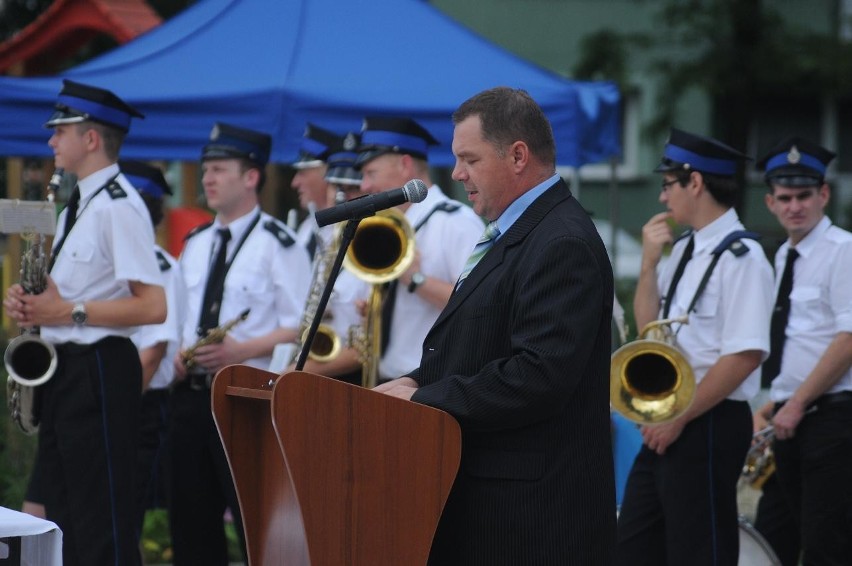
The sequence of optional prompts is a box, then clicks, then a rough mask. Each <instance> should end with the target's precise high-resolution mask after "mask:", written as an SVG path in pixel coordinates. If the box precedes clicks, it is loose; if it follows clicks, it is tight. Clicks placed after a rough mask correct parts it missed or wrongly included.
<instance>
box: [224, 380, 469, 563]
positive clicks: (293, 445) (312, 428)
mask: <svg viewBox="0 0 852 566" xmlns="http://www.w3.org/2000/svg"><path fill="white" fill-rule="evenodd" d="M212 405H213V417H214V419H215V421H216V426H217V427H218V429H219V436H220V437H221V439H222V443H223V445H224V447H225V453H226V455H227V457H228V462H229V464H230V467H231V473H232V475H233V477H234V484H235V486H236V490H237V496H238V498H239V501H240V511H241V513H242V518H243V524H244V527H245V531H246V532H245V534H246V545H247V550H248V561H249V564H250V565H251V566H263V565H267V564H274V565H279V564H280V565H287V566H290V565H312V566H340V565H342V564H347V565H353V566H357V565H367V564H369V565H375V564H412V565H416V564H426V560H427V558H428V556H429V549H430V547H431V544H432V537H433V536H434V534H435V529H436V528H437V525H438V519H439V518H440V516H441V511H442V509H443V507H444V503H445V502H446V500H447V496H448V495H449V492H450V488H451V486H452V484H453V480H454V479H455V475H456V472H457V471H458V466H459V459H460V457H461V433H460V430H459V427H458V423H456V421H455V420H454V419H453V418H452V417H450V415H448V414H447V413H444V412H443V411H439V410H437V409H433V408H431V407H426V406H424V405H418V404H417V403H412V402H409V401H403V400H401V399H396V398H393V397H388V396H387V395H383V394H381V393H376V392H374V391H370V390H367V389H363V388H360V387H356V386H354V385H349V384H347V383H342V382H339V381H335V380H333V379H329V378H327V377H322V376H319V375H314V374H310V373H306V372H292V373H288V374H284V375H282V376H280V377H279V376H278V375H276V374H274V373H270V372H266V371H263V370H258V369H255V368H251V367H248V366H229V367H226V368H224V369H223V370H222V371H220V372H219V373H218V375H217V376H216V379H215V381H214V383H213V390H212Z"/></svg>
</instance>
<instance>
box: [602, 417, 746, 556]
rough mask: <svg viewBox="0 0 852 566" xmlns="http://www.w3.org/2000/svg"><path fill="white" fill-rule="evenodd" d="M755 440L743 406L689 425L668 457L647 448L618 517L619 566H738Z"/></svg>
mask: <svg viewBox="0 0 852 566" xmlns="http://www.w3.org/2000/svg"><path fill="white" fill-rule="evenodd" d="M751 436H752V419H751V410H750V409H749V406H748V403H746V402H745V401H728V400H726V401H722V402H721V403H719V404H718V405H716V406H715V407H714V408H712V409H711V410H710V411H708V412H706V413H705V414H703V415H701V416H700V417H698V418H697V419H694V420H693V421H691V422H690V423H689V424H687V425H686V426H685V427H684V429H683V432H682V433H681V435H680V437H679V438H678V439H677V440H676V441H675V442H674V443H673V444H672V445H671V446H669V447H668V449H667V450H666V453H665V454H664V455H662V456H660V455H658V454H656V453H655V452H653V451H652V450H650V449H648V447H647V446H642V449H641V450H640V452H639V454H638V455H637V456H636V460H635V462H634V463H633V468H632V469H631V470H630V476H629V477H628V479H627V486H626V487H625V492H624V500H623V502H622V506H621V513H620V515H619V518H618V547H617V553H616V554H617V560H616V564H618V565H620V566H627V565H630V566H638V565H648V566H651V565H653V566H666V565H668V566H681V565H684V564H689V565H690V566H701V565H708V566H709V565H712V566H736V564H737V559H738V555H739V525H738V521H737V480H738V479H739V476H740V473H741V472H742V466H743V461H744V460H745V456H746V453H747V452H748V448H749V444H750V443H751Z"/></svg>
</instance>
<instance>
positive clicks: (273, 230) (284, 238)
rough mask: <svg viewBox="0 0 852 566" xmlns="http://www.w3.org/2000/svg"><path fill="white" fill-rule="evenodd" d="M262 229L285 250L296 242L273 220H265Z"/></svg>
mask: <svg viewBox="0 0 852 566" xmlns="http://www.w3.org/2000/svg"><path fill="white" fill-rule="evenodd" d="M263 228H264V229H265V230H267V231H268V232H269V233H270V234H272V235H273V236H275V239H276V240H278V242H279V243H280V244H281V245H282V246H284V247H285V248H289V247H290V246H292V245H293V244H294V243H295V242H296V241H295V240H294V239H293V238H292V236H290V234H288V233H287V230H286V229H285V228H284V227H283V226H281V225H280V224H278V222H277V221H275V220H267V221H266V222H264V223H263Z"/></svg>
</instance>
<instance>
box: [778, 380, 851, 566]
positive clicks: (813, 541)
mask: <svg viewBox="0 0 852 566" xmlns="http://www.w3.org/2000/svg"><path fill="white" fill-rule="evenodd" d="M835 395H837V394H835ZM845 397H848V399H846V398H845ZM816 407H817V410H816V412H814V413H812V414H807V415H805V417H804V418H803V419H802V421H801V422H800V423H799V426H798V427H797V428H796V434H795V436H794V437H793V438H791V439H788V440H776V442H775V462H776V467H777V471H776V473H777V474H778V481H779V483H780V485H781V489H782V490H783V491H784V495H785V496H786V498H787V501H788V503H789V506H790V509H791V510H792V512H793V516H794V517H795V518H796V519H797V522H798V523H799V525H800V526H801V536H802V549H803V558H802V561H803V563H804V564H806V565H807V566H811V565H814V566H821V565H829V564H831V565H850V564H852V394H848V395H846V396H834V397H833V396H830V395H829V396H824V397H822V398H820V399H818V400H817V402H816Z"/></svg>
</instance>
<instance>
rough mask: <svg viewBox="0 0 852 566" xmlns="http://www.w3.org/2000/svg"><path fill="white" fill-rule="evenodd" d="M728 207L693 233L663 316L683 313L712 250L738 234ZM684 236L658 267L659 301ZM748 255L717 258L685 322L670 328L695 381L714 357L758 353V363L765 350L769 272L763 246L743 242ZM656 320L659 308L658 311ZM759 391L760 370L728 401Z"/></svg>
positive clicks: (769, 306) (738, 226)
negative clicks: (690, 247) (689, 256)
mask: <svg viewBox="0 0 852 566" xmlns="http://www.w3.org/2000/svg"><path fill="white" fill-rule="evenodd" d="M743 229H744V228H743V225H742V224H741V223H740V221H739V218H738V217H737V213H736V211H734V209H730V210H728V211H727V212H726V213H725V214H723V215H722V216H720V217H719V218H717V219H716V220H714V221H713V222H712V223H710V224H709V225H707V226H705V227H704V228H702V229H701V230H698V231H696V232H695V233H694V235H695V249H694V250H693V253H692V259H691V260H690V261H689V262H688V263H687V264H686V269H685V270H684V272H683V276H682V277H681V280H680V282H679V283H678V286H677V290H676V292H675V295H674V297H673V299H672V306H671V309H670V310H669V317H670V318H675V317H678V316H681V315H683V314H685V313H686V310H687V308H689V304H690V303H691V302H692V299H693V297H694V296H695V292H696V290H697V289H698V286H699V284H700V282H701V279H702V278H703V277H704V273H705V272H706V271H707V267H708V266H709V265H710V262H711V260H712V258H713V255H712V251H713V249H714V248H715V247H716V246H717V245H719V244H720V243H721V242H722V240H724V239H725V237H726V236H727V235H728V234H730V233H731V232H734V231H737V230H743ZM687 241H688V238H682V239H680V240H679V241H677V242H676V243H675V245H674V249H673V250H672V255H671V258H670V260H669V261H668V262H666V264H665V265H664V266H663V267H662V269H661V271H660V276H659V277H658V279H657V291H658V292H659V294H660V297H665V296H666V293H667V291H668V288H669V283H670V282H671V280H672V278H673V276H674V272H675V269H676V268H677V264H678V263H679V262H680V258H681V256H682V255H683V252H684V250H685V248H686V245H687ZM741 242H742V243H743V244H744V245H746V246H747V247H748V253H745V254H743V255H742V256H739V257H737V256H736V255H734V254H733V253H732V252H731V251H730V250H728V251H725V252H724V253H723V254H722V256H721V257H720V258H719V262H718V263H717V264H716V268H715V269H714V270H713V274H712V275H711V277H710V280H709V281H708V282H707V286H706V287H705V289H704V292H703V293H702V294H701V297H700V298H699V299H698V302H697V303H696V305H695V310H694V311H693V312H691V313H690V314H689V323H688V324H674V325H673V326H672V330H674V331H675V332H676V339H675V344H676V346H677V347H678V348H679V349H680V351H681V352H683V354H684V355H685V356H686V359H687V361H688V362H689V365H690V366H691V367H692V370H693V372H694V373H695V379H696V383H700V382H701V380H702V379H703V378H704V375H705V374H706V373H707V370H708V369H710V367H711V366H713V365H714V364H715V363H716V362H717V361H718V360H719V357H721V356H724V355H728V354H735V353H738V352H743V351H746V350H761V351H762V352H763V353H764V356H763V357H764V359H765V358H766V355H767V354H768V352H769V320H770V318H771V316H772V306H773V303H774V300H773V297H772V293H771V292H770V289H771V288H772V268H771V266H770V265H769V261H768V260H767V259H766V255H765V254H764V253H763V248H761V246H760V244H758V243H757V242H756V241H754V240H752V239H748V238H743V239H742V240H741ZM660 315H661V317H662V309H661V310H660ZM759 388H760V368H757V369H756V370H755V371H753V372H752V373H751V374H750V375H749V376H748V378H746V380H745V381H743V383H742V384H741V385H740V386H739V387H738V388H737V389H735V390H734V391H733V392H732V393H731V395H729V396H728V398H729V399H734V400H738V401H747V400H749V399H750V398H752V397H753V396H754V395H755V394H756V393H757V390H758V389H759Z"/></svg>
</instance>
